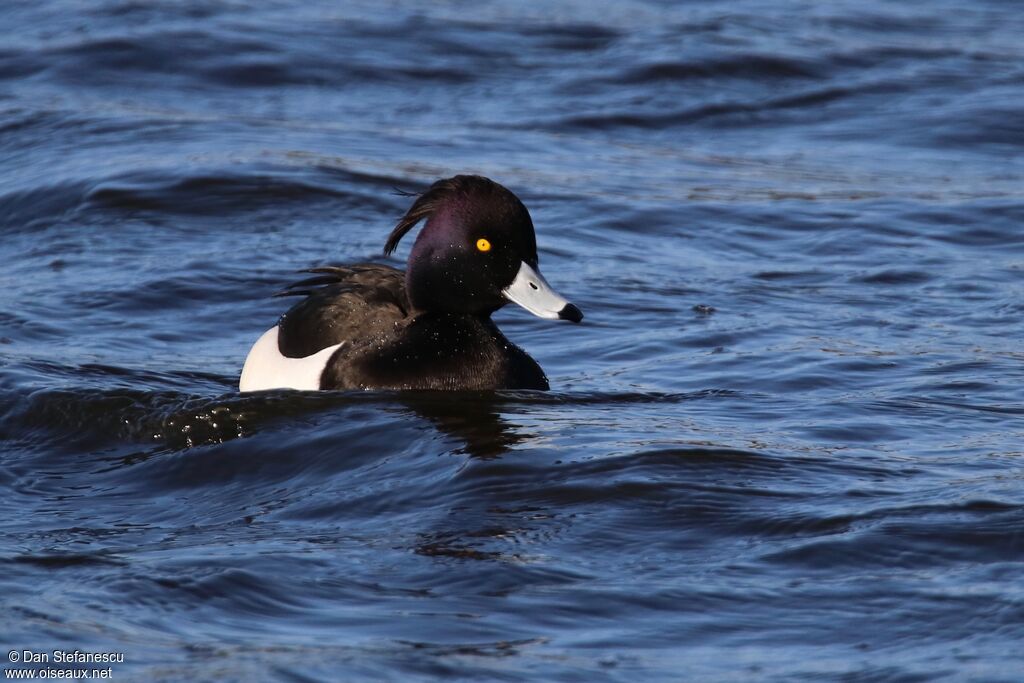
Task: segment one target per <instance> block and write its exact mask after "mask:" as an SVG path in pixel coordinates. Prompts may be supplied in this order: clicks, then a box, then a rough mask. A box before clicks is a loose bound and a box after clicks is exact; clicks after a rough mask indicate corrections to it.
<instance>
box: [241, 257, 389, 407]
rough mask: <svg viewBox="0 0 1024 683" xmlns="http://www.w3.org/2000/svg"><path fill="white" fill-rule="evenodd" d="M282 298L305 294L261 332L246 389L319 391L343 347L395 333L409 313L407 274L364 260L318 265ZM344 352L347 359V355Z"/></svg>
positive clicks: (249, 358)
mask: <svg viewBox="0 0 1024 683" xmlns="http://www.w3.org/2000/svg"><path fill="white" fill-rule="evenodd" d="M310 272H313V273H316V276H315V277H312V278H308V279H306V280H303V281H301V282H297V283H295V284H293V285H291V286H290V287H288V288H287V289H286V290H285V291H283V292H281V295H282V296H288V295H297V296H303V297H304V298H303V300H302V301H300V302H299V303H297V304H295V305H294V306H292V308H291V309H290V310H289V311H288V312H287V313H285V314H284V315H283V316H282V317H281V319H280V321H278V324H277V325H275V326H274V327H272V328H271V329H269V330H267V331H266V332H265V333H264V334H263V336H261V337H260V338H259V339H258V340H257V341H256V343H255V344H254V345H253V347H252V349H251V350H250V351H249V355H248V356H247V357H246V359H245V366H244V367H243V368H242V376H241V378H240V380H239V389H240V390H241V391H260V390H263V389H302V390H316V389H322V388H326V387H324V386H322V382H321V377H322V375H323V373H324V369H325V368H326V367H327V366H328V365H329V364H330V363H332V362H334V363H337V362H339V358H338V357H336V356H338V355H339V354H338V353H337V352H338V351H339V350H341V349H342V348H344V349H345V350H346V351H350V350H354V349H359V348H362V347H365V346H366V345H367V344H368V343H371V342H372V341H373V340H381V339H386V338H389V337H390V336H393V335H394V333H395V329H396V327H397V326H399V325H400V324H401V322H402V321H403V320H404V319H405V318H406V317H407V311H408V300H407V298H406V295H405V279H404V274H403V273H402V271H400V270H396V269H395V268H391V267H390V266H382V265H377V264H360V265H354V266H348V267H343V268H336V267H327V268H314V269H312V270H311V271H310ZM345 357H347V355H345V356H341V358H345Z"/></svg>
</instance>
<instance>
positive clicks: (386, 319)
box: [239, 175, 583, 392]
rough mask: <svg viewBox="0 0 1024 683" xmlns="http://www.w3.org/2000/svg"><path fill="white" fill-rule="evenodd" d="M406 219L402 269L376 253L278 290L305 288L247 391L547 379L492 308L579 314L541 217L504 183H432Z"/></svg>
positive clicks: (255, 355) (540, 383) (538, 382)
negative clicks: (561, 285)
mask: <svg viewBox="0 0 1024 683" xmlns="http://www.w3.org/2000/svg"><path fill="white" fill-rule="evenodd" d="M414 196H415V199H414V201H413V202H412V205H411V206H410V207H409V209H408V210H407V211H406V212H405V214H404V215H403V216H402V217H401V218H400V219H399V220H398V223H397V224H396V225H395V227H394V229H393V230H392V231H391V234H390V235H389V236H388V239H387V241H386V242H385V245H384V254H385V255H391V254H393V253H394V251H395V249H396V248H397V247H398V244H399V242H400V241H401V239H402V237H404V236H405V235H406V234H407V233H409V232H410V231H411V230H412V229H413V228H414V227H416V226H417V225H419V224H420V223H422V228H421V229H420V230H419V233H418V234H417V236H416V240H415V242H414V243H413V246H412V249H411V251H410V253H409V258H408V262H407V265H406V269H405V271H402V270H399V269H397V268H393V267H391V266H388V265H384V264H378V263H357V264H353V265H348V266H327V267H318V268H311V269H308V270H307V271H304V272H307V273H312V274H313V276H312V277H307V278H306V279H304V280H301V281H299V282H296V283H294V284H292V285H290V286H288V287H287V288H286V289H285V290H283V291H282V292H280V293H279V294H281V295H285V296H301V297H302V299H301V300H300V301H298V303H296V304H295V305H293V306H292V307H291V308H290V309H288V311H287V312H285V313H284V315H282V316H281V318H280V319H279V320H278V322H277V324H276V325H275V326H274V327H272V328H270V329H269V330H267V331H266V332H264V333H263V335H262V336H260V337H259V339H257V341H256V343H255V344H253V346H252V348H251V350H250V351H249V354H248V355H247V357H246V359H245V363H244V366H243V368H242V373H241V376H240V378H239V390H240V391H242V392H252V391H263V390H269V389H294V390H300V391H316V390H357V389H362V390H390V389H397V390H503V389H511V390H519V389H524V390H540V391H544V390H548V389H549V388H550V385H549V383H548V379H547V376H546V375H545V374H544V371H543V370H542V369H541V367H540V365H539V364H538V363H537V361H535V360H534V359H533V358H532V357H530V355H529V354H527V353H526V352H525V351H523V350H522V349H521V348H519V347H518V346H516V345H515V344H513V343H512V342H511V341H509V340H508V339H507V338H506V337H505V335H504V334H502V332H501V330H499V329H498V326H497V325H496V324H495V323H494V321H493V320H491V315H492V314H493V313H494V312H495V311H497V310H498V309H500V308H502V307H503V306H505V305H506V304H508V303H516V304H518V305H519V306H522V307H523V308H525V309H526V310H527V311H529V312H530V313H532V314H534V315H536V316H538V317H541V318H546V319H551V320H568V321H571V322H573V323H579V322H580V321H581V320H582V319H583V313H582V312H581V311H580V309H579V308H578V307H577V306H576V305H574V304H572V303H570V302H569V301H567V300H566V299H564V298H563V297H562V296H561V295H559V294H558V293H557V292H555V290H554V289H553V288H552V287H551V285H549V284H548V282H547V280H545V278H544V276H543V275H542V274H541V272H540V267H539V265H538V261H539V258H538V255H537V238H536V234H535V232H534V227H533V220H532V219H531V218H530V212H529V211H528V210H527V208H526V206H525V205H524V204H523V202H522V201H521V200H520V199H519V198H518V197H517V196H516V195H515V194H514V193H512V192H511V191H510V190H508V189H507V188H505V187H504V186H502V185H500V184H498V183H497V182H495V181H493V180H491V179H489V178H486V177H483V176H479V175H456V176H452V177H450V178H444V179H441V180H438V181H436V182H435V183H433V184H432V185H431V186H430V187H429V188H428V189H427V190H426V191H424V192H422V193H421V194H419V195H414Z"/></svg>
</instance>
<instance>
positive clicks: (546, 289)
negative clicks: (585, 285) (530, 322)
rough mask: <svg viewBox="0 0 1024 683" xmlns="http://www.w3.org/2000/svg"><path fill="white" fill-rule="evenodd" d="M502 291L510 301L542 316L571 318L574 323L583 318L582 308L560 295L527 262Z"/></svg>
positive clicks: (557, 318) (558, 318)
mask: <svg viewBox="0 0 1024 683" xmlns="http://www.w3.org/2000/svg"><path fill="white" fill-rule="evenodd" d="M501 293H502V294H504V295H505V298H506V299H508V300H509V301H512V302H515V303H517V304H519V305H520V306H522V307H523V308H525V309H526V310H528V311H529V312H530V313H533V314H534V315H536V316H539V317H541V318H549V319H551V320H571V321H573V322H574V323H578V322H579V321H581V320H583V313H582V312H580V309H578V308H576V307H575V306H574V305H572V304H571V303H569V302H568V301H566V300H565V299H563V298H562V297H560V296H558V294H557V293H556V292H555V290H553V289H551V285H549V284H548V281H547V280H545V279H544V276H543V275H541V274H540V273H539V272H537V271H536V270H534V269H533V268H531V267H530V265H529V264H528V263H525V262H524V263H523V264H522V265H520V266H519V273H517V274H516V279H515V280H513V281H512V284H510V285H509V286H508V287H506V288H505V289H503V290H502V291H501Z"/></svg>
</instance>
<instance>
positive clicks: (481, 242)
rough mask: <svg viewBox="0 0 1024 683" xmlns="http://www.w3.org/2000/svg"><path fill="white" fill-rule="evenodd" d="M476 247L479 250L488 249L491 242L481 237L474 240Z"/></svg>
mask: <svg viewBox="0 0 1024 683" xmlns="http://www.w3.org/2000/svg"><path fill="white" fill-rule="evenodd" d="M476 248H477V249H479V250H480V251H490V250H491V243H490V242H488V241H487V240H485V239H484V238H483V237H481V238H480V239H478V240H477V241H476Z"/></svg>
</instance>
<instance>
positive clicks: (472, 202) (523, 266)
mask: <svg viewBox="0 0 1024 683" xmlns="http://www.w3.org/2000/svg"><path fill="white" fill-rule="evenodd" d="M423 219H426V223H425V224H424V226H423V229H422V230H420V233H419V235H418V236H417V237H416V242H415V244H413V247H412V251H411V252H410V253H409V267H408V270H407V271H406V274H405V283H406V292H407V293H408V295H409V301H410V303H411V304H412V306H413V307H414V308H415V309H417V310H419V311H436V312H445V313H468V314H476V315H490V314H491V313H493V312H494V311H495V310H497V309H499V308H501V307H502V306H504V305H505V304H506V303H508V302H509V301H514V302H516V303H518V304H519V305H521V306H522V307H523V308H525V309H526V310H528V311H530V312H531V313H533V314H534V315H538V316H540V317H542V318H561V319H564V320H572V321H573V322H579V321H580V320H582V318H583V314H582V313H580V310H579V309H578V308H576V306H574V305H572V304H570V303H569V302H568V301H566V300H565V299H563V298H562V297H560V296H559V295H558V294H556V293H555V292H554V290H552V289H551V287H550V285H548V283H547V282H546V281H545V280H544V278H543V277H542V276H541V274H540V270H539V268H538V267H537V239H536V236H535V235H534V232H533V221H532V220H531V219H530V212H529V211H527V210H526V207H525V206H523V203H522V202H521V201H519V198H518V197H516V196H515V195H514V194H512V193H511V192H510V191H508V190H507V189H505V188H504V187H502V186H501V185H499V184H498V183H496V182H494V181H493V180H490V179H488V178H484V177H482V176H472V175H457V176H454V177H452V178H447V179H445V180H439V181H437V182H436V183H434V184H433V185H431V186H430V189H428V190H427V191H426V192H424V193H423V194H421V195H420V196H419V197H417V198H416V201H415V202H414V203H413V205H412V206H411V207H410V208H409V210H408V211H407V212H406V214H405V215H404V216H403V217H402V219H401V220H400V221H398V224H397V225H396V226H395V229H394V230H393V231H392V233H391V236H390V237H389V238H388V241H387V244H386V245H385V246H384V253H386V254H390V253H392V252H393V251H394V250H395V248H396V247H397V246H398V241H399V240H400V239H402V237H403V236H404V235H405V234H406V233H407V232H409V230H411V229H412V228H413V227H414V226H415V225H416V224H417V223H419V222H420V221H421V220H423Z"/></svg>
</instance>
